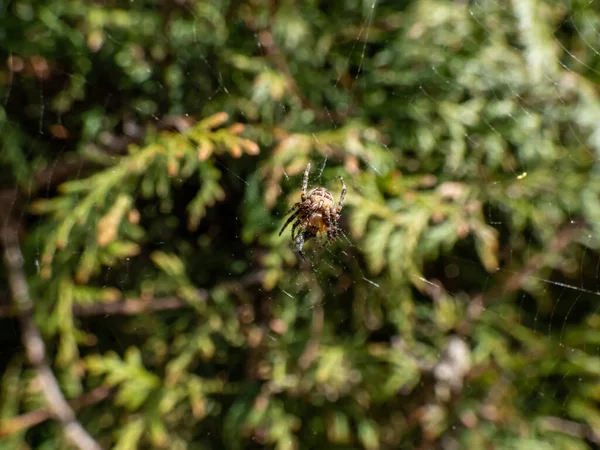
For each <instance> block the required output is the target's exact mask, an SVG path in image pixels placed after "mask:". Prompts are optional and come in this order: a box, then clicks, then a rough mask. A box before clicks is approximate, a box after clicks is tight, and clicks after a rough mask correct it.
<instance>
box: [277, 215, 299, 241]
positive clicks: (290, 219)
mask: <svg viewBox="0 0 600 450" xmlns="http://www.w3.org/2000/svg"><path fill="white" fill-rule="evenodd" d="M298 214H300V211H296V212H295V213H294V214H292V215H291V216H290V217H289V218H288V220H287V221H286V222H285V224H284V225H283V227H282V228H281V231H280V232H279V236H281V233H283V230H285V229H286V227H287V226H288V225H289V224H290V222H291V221H292V220H294V219H295V218H296V217H297V216H298Z"/></svg>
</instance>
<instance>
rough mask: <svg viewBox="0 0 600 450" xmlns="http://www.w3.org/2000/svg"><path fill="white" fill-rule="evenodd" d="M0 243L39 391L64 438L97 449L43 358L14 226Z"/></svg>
mask: <svg viewBox="0 0 600 450" xmlns="http://www.w3.org/2000/svg"><path fill="white" fill-rule="evenodd" d="M2 234H3V243H4V264H5V267H6V270H7V275H8V284H9V288H10V291H11V295H12V300H13V304H14V307H15V310H16V311H17V313H18V316H19V320H20V322H21V340H22V342H23V347H25V352H26V354H27V358H28V360H29V363H30V364H31V365H32V366H33V367H34V368H35V369H36V371H37V375H38V379H39V381H40V385H41V388H42V393H43V395H44V397H45V399H46V403H47V404H48V409H49V410H50V412H51V413H52V417H53V418H55V419H56V420H57V421H58V422H59V424H60V426H61V428H62V432H63V434H64V436H65V437H66V439H67V440H68V441H69V442H70V443H71V444H72V445H73V446H74V447H76V448H78V449H80V450H101V449H102V447H100V445H99V444H98V443H97V442H96V441H95V440H94V438H92V437H91V436H90V435H89V434H88V432H87V431H86V430H85V429H84V428H83V426H82V425H81V424H80V423H79V422H78V421H77V418H76V416H75V412H74V411H73V409H72V408H71V406H69V404H68V403H67V401H66V400H65V397H64V396H63V394H62V392H61V391H60V387H59V385H58V381H57V380H56V377H55V376H54V374H53V373H52V369H51V368H50V365H49V364H48V361H47V358H46V346H45V344H44V341H43V339H42V336H41V334H40V331H39V329H38V328H37V325H36V324H35V321H34V318H33V302H32V300H31V296H30V294H29V286H28V285H27V281H26V278H25V273H24V270H23V254H22V253H21V248H20V245H19V240H18V235H17V231H16V228H14V227H9V226H8V224H6V226H5V227H4V228H3V230H2Z"/></svg>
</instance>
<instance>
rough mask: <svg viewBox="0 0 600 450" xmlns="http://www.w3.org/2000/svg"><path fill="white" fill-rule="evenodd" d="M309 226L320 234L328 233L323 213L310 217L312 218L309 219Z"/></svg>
mask: <svg viewBox="0 0 600 450" xmlns="http://www.w3.org/2000/svg"><path fill="white" fill-rule="evenodd" d="M308 225H309V226H310V227H311V228H312V229H313V230H317V232H319V233H326V232H327V228H328V227H327V224H326V223H325V220H324V219H323V214H321V213H316V214H313V215H312V216H310V218H309V219H308Z"/></svg>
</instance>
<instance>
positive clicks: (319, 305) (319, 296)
mask: <svg viewBox="0 0 600 450" xmlns="http://www.w3.org/2000/svg"><path fill="white" fill-rule="evenodd" d="M309 284H310V291H311V294H312V295H311V297H312V308H313V314H312V329H311V337H310V340H309V341H308V344H306V348H305V349H304V351H303V352H302V355H300V358H299V359H298V366H299V367H300V369H302V370H306V369H308V368H309V367H310V365H311V364H312V363H313V361H314V360H315V358H316V357H317V355H318V354H319V346H320V344H321V334H322V333H323V327H324V325H325V313H324V311H323V292H322V291H321V288H320V287H319V283H318V281H317V280H316V279H315V277H314V275H310V279H309Z"/></svg>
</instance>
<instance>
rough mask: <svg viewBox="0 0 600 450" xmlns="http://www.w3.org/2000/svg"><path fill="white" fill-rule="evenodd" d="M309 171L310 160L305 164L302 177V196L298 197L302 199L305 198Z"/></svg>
mask: <svg viewBox="0 0 600 450" xmlns="http://www.w3.org/2000/svg"><path fill="white" fill-rule="evenodd" d="M309 173H310V162H309V163H308V165H307V166H306V170H305V171H304V178H303V179H302V196H301V197H300V198H301V199H302V201H304V200H306V189H307V188H308V174H309Z"/></svg>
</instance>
